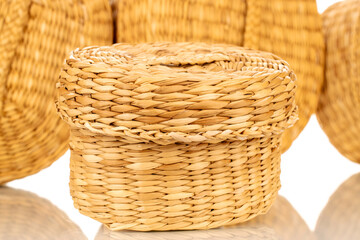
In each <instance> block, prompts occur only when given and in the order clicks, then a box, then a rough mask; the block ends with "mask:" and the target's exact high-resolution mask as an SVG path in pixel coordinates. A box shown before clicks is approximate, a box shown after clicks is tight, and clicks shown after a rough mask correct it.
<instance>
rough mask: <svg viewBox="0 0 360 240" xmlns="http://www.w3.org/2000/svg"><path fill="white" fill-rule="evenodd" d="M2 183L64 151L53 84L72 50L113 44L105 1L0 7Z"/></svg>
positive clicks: (30, 0) (65, 133)
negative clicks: (94, 45) (89, 45)
mask: <svg viewBox="0 0 360 240" xmlns="http://www.w3.org/2000/svg"><path fill="white" fill-rule="evenodd" d="M0 29H1V40H0V57H1V59H2V60H3V63H2V64H1V67H0V81H1V87H0V125H1V127H0V133H1V134H0V136H1V137H0V145H1V149H0V184H2V183H6V182H8V181H11V180H14V179H18V178H22V177H25V176H28V175H31V174H34V173H36V172H38V171H40V170H41V169H43V168H45V167H47V166H49V165H50V164H51V163H52V162H53V161H55V160H56V159H57V158H58V157H59V156H61V155H62V154H63V153H64V152H65V151H66V149H67V145H68V137H69V130H68V127H67V126H66V125H65V124H64V123H63V122H62V121H61V120H60V119H59V118H58V116H57V114H56V111H55V107H54V103H53V102H54V98H55V91H56V88H55V82H56V79H57V77H56V76H57V75H58V72H59V71H60V68H61V64H62V63H63V61H64V59H65V57H66V55H67V54H69V53H70V51H71V50H72V49H74V48H76V47H81V46H86V45H88V44H91V45H93V44H99V45H104V44H110V43H111V42H112V30H113V27H112V20H111V9H110V6H109V3H108V2H107V1H106V0H95V1H88V0H86V1H80V0H76V1H70V0H43V1H35V0H26V1H24V0H11V1H10V0H5V1H1V3H0Z"/></svg>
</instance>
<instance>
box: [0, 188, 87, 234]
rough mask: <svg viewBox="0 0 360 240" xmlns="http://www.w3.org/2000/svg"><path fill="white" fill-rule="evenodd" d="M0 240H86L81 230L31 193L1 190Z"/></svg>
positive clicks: (9, 189) (44, 200)
mask: <svg viewBox="0 0 360 240" xmlns="http://www.w3.org/2000/svg"><path fill="white" fill-rule="evenodd" d="M0 239H3V240H20V239H21V240H49V239H52V240H68V239H74V240H75V239H76V240H82V239H84V240H85V239H87V238H86V237H85V236H84V234H83V233H82V232H81V230H80V228H79V227H78V226H77V225H76V224H74V223H73V222H71V221H70V219H69V218H68V217H67V216H66V215H65V213H63V212H62V211H61V210H60V209H58V208H57V207H55V206H54V205H53V204H52V203H50V202H49V201H48V200H46V199H43V198H40V197H38V196H36V195H35V194H33V193H30V192H26V191H22V190H18V189H12V188H6V187H0Z"/></svg>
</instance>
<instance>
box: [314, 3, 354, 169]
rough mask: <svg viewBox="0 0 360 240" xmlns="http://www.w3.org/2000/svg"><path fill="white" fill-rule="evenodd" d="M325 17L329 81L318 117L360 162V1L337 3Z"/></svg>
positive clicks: (341, 146)
mask: <svg viewBox="0 0 360 240" xmlns="http://www.w3.org/2000/svg"><path fill="white" fill-rule="evenodd" d="M323 19H324V21H323V22H324V32H325V40H326V69H325V70H326V71H325V77H326V81H325V85H324V88H323V90H322V93H321V97H320V101H319V107H318V109H317V118H318V120H319V123H320V125H321V127H322V129H323V130H324V131H325V133H326V134H327V136H328V137H329V140H330V142H331V143H332V144H333V145H334V146H335V147H336V148H337V149H338V150H339V152H340V153H341V154H343V155H344V156H345V157H347V158H348V159H350V160H352V161H354V162H358V163H360V140H359V137H358V135H359V132H360V111H359V108H360V76H359V68H360V60H359V59H360V38H359V37H360V1H358V0H357V1H354V0H351V1H350V0H349V1H348V0H347V1H344V2H339V3H337V4H334V5H333V6H331V7H330V8H328V9H327V10H326V11H325V12H324V14H323Z"/></svg>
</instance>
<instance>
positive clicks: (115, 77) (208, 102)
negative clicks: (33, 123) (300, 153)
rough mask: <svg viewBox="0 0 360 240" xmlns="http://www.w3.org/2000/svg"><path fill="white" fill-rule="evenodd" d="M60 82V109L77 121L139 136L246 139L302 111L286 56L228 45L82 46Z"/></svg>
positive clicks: (280, 126) (277, 129)
mask: <svg viewBox="0 0 360 240" xmlns="http://www.w3.org/2000/svg"><path fill="white" fill-rule="evenodd" d="M58 88H59V93H60V95H59V98H58V103H57V106H58V109H59V113H60V115H61V116H62V118H63V119H64V120H65V121H67V122H68V123H69V124H70V125H72V126H73V127H80V128H87V129H89V130H90V131H94V132H97V133H99V134H105V135H111V136H122V137H126V138H129V137H130V138H134V139H137V140H139V141H154V142H160V143H164V144H166V143H169V142H193V141H210V142H212V141H220V140H221V141H223V140H236V139H237V140H239V139H247V138H249V137H251V138H254V137H261V136H265V135H271V134H280V133H282V132H283V131H284V130H285V129H286V128H288V127H290V126H291V125H292V124H293V123H294V122H295V121H296V119H297V116H296V107H295V103H294V92H295V75H294V74H293V72H292V71H291V70H290V68H289V66H288V64H287V63H286V62H285V61H283V60H281V59H279V58H278V57H276V56H274V55H272V54H269V53H264V52H259V51H253V50H249V49H244V48H241V47H235V46H230V45H220V44H205V43H153V44H138V45H130V44H116V45H113V46H111V47H99V48H98V47H89V48H84V49H77V50H75V51H74V52H73V53H72V55H71V57H70V58H69V59H68V60H66V63H65V66H64V68H63V71H62V72H61V75H60V82H59V84H58Z"/></svg>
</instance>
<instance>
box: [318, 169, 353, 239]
mask: <svg viewBox="0 0 360 240" xmlns="http://www.w3.org/2000/svg"><path fill="white" fill-rule="evenodd" d="M359 182H360V173H358V174H355V175H353V176H352V177H350V178H349V179H348V180H346V181H345V182H344V183H343V184H341V186H340V187H339V188H338V189H337V190H336V192H335V193H334V194H333V195H332V196H331V198H330V199H329V202H328V203H327V205H326V207H325V208H324V210H323V211H322V212H321V214H320V217H319V220H318V221H317V224H316V228H315V233H316V235H317V236H318V239H319V240H325V239H326V240H337V239H349V240H352V239H354V240H355V239H360V221H359V219H360V208H359V199H360V185H359Z"/></svg>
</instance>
